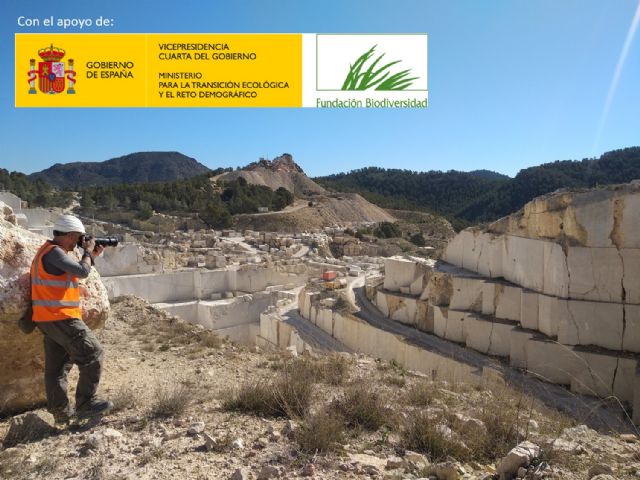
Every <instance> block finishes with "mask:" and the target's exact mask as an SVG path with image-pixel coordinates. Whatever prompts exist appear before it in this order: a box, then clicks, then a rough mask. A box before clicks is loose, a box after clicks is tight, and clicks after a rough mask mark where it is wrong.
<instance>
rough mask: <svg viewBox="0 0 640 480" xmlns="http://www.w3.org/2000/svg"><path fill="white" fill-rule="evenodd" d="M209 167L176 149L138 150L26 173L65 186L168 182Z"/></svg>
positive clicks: (71, 187) (52, 183)
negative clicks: (107, 158) (168, 150)
mask: <svg viewBox="0 0 640 480" xmlns="http://www.w3.org/2000/svg"><path fill="white" fill-rule="evenodd" d="M210 171H211V170H210V169H209V168H207V167H205V166H204V165H202V164H201V163H199V162H197V161H196V160H194V159H193V158H190V157H187V156H186V155H183V154H181V153H178V152H138V153H131V154H129V155H125V156H123V157H118V158H112V159H111V160H106V161H104V162H73V163H66V164H64V165H63V164H60V163H56V164H55V165H53V166H52V167H49V168H47V169H46V170H42V171H41V172H36V173H32V174H31V175H29V178H30V179H31V180H37V179H41V180H44V181H46V182H47V183H49V184H51V185H53V186H56V187H59V188H66V189H73V190H78V189H79V188H81V187H84V186H88V185H116V184H120V183H145V182H167V181H172V180H179V179H183V178H190V177H194V176H196V175H201V174H205V173H209V172H210Z"/></svg>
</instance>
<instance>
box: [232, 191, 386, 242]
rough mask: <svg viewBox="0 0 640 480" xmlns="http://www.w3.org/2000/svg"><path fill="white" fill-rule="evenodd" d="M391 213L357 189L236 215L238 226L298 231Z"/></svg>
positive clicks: (381, 217) (375, 219)
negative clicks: (283, 207) (277, 208)
mask: <svg viewBox="0 0 640 480" xmlns="http://www.w3.org/2000/svg"><path fill="white" fill-rule="evenodd" d="M394 221H396V219H395V217H394V216H393V215H391V214H390V213H388V212H387V211H385V210H383V209H382V208H380V207H378V206H376V205H374V204H373V203H371V202H368V201H367V200H365V199H364V198H362V197H361V196H360V195H358V194H357V193H334V194H327V195H322V194H317V195H313V196H310V197H308V199H304V200H302V199H300V200H298V201H297V202H296V203H295V204H294V205H293V206H292V207H288V208H286V209H285V210H283V211H282V212H273V213H266V214H252V215H236V216H235V217H234V226H235V227H236V228H238V229H241V230H242V229H251V230H258V231H260V230H266V231H274V232H289V233H294V232H302V231H309V230H314V229H321V228H323V227H329V226H332V225H349V224H352V223H361V222H372V223H374V222H375V223H377V222H394Z"/></svg>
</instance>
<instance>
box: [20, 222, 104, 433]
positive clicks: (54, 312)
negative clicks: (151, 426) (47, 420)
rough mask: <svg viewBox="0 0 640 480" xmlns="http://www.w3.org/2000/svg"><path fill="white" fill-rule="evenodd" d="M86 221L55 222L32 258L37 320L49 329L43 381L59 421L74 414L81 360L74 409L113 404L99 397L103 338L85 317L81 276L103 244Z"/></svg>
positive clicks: (81, 411)
mask: <svg viewBox="0 0 640 480" xmlns="http://www.w3.org/2000/svg"><path fill="white" fill-rule="evenodd" d="M84 234H85V229H84V225H83V224H82V222H81V221H80V220H79V219H78V218H76V217H74V216H73V215H62V216H60V218H59V219H58V221H57V222H56V223H55V225H54V227H53V240H47V241H46V242H45V243H44V245H42V246H41V247H40V249H39V250H38V253H37V254H36V256H35V258H34V259H33V262H32V264H31V298H32V306H33V317H32V318H33V321H34V323H35V324H36V325H37V327H38V328H39V329H40V331H41V332H42V333H43V335H44V357H45V368H44V381H45V388H46V392H47V410H49V412H51V413H52V414H53V416H54V418H55V420H56V423H66V422H68V421H69V419H70V417H71V416H72V415H73V409H72V408H71V407H70V405H69V399H68V397H67V375H68V373H69V371H70V370H71V367H72V366H73V365H74V364H75V365H77V366H78V370H79V372H80V377H79V379H78V385H77V388H76V409H75V415H76V416H77V417H78V418H89V417H92V416H95V415H99V414H102V413H106V412H107V411H109V410H110V409H111V408H112V407H113V404H112V403H111V402H110V401H108V400H100V399H99V398H97V397H96V390H97V389H98V384H99V383H100V375H101V373H102V358H103V350H102V346H101V345H100V342H98V339H97V338H96V336H95V335H94V334H93V332H92V331H91V330H89V328H88V327H87V326H86V325H85V323H84V322H83V321H82V312H81V309H80V286H79V284H78V279H81V278H87V277H88V276H89V272H90V271H91V266H92V264H93V259H94V258H95V257H97V256H98V255H100V254H101V253H102V251H103V250H104V246H101V245H98V246H96V244H95V240H93V239H86V238H85V236H84ZM79 242H80V243H81V246H82V248H83V249H84V253H83V255H82V260H81V261H80V262H77V261H76V260H75V259H74V258H72V257H71V256H69V255H68V253H69V252H72V251H73V250H74V248H75V247H76V245H78V243H79Z"/></svg>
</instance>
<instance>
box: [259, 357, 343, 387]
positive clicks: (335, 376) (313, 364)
mask: <svg viewBox="0 0 640 480" xmlns="http://www.w3.org/2000/svg"><path fill="white" fill-rule="evenodd" d="M271 367H272V368H273V369H275V370H282V371H285V370H288V371H289V372H290V373H291V374H292V375H293V376H295V377H301V378H306V379H307V381H310V382H314V383H320V382H321V383H327V384H329V385H334V386H337V385H342V384H343V383H344V382H346V381H347V380H348V378H349V374H350V372H351V360H350V359H347V358H345V357H344V356H342V355H339V354H331V355H327V356H325V357H322V358H320V359H314V358H310V357H296V358H294V359H286V360H279V361H276V362H275V363H273V364H272V365H271Z"/></svg>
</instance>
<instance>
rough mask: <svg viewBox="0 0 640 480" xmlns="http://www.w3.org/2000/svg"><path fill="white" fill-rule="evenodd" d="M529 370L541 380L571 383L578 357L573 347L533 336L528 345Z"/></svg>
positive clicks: (564, 383) (562, 383) (563, 383)
mask: <svg viewBox="0 0 640 480" xmlns="http://www.w3.org/2000/svg"><path fill="white" fill-rule="evenodd" d="M526 350H527V370H528V371H529V372H531V373H532V374H534V375H535V376H537V377H538V378H540V379H541V380H544V381H547V382H550V383H558V384H560V385H570V384H571V378H572V377H573V375H574V371H575V369H576V365H577V364H578V357H577V356H576V354H575V353H574V351H573V347H569V346H566V345H560V344H559V343H557V342H554V341H552V340H546V339H541V338H539V337H534V338H531V340H530V341H529V345H528V346H527V349H526Z"/></svg>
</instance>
